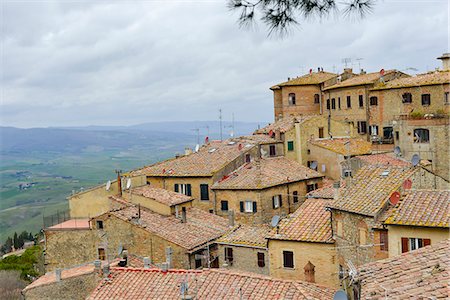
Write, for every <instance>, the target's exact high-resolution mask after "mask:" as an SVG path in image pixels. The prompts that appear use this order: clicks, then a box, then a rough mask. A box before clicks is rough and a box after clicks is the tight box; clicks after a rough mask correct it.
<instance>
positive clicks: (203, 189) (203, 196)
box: [200, 184, 209, 200]
mask: <svg viewBox="0 0 450 300" xmlns="http://www.w3.org/2000/svg"><path fill="white" fill-rule="evenodd" d="M200 200H209V191H208V185H207V184H200Z"/></svg>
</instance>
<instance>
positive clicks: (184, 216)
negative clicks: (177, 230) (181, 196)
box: [181, 207, 186, 223]
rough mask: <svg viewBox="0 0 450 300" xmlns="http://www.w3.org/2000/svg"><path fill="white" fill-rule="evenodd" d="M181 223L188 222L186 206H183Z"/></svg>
mask: <svg viewBox="0 0 450 300" xmlns="http://www.w3.org/2000/svg"><path fill="white" fill-rule="evenodd" d="M181 223H186V207H182V208H181Z"/></svg>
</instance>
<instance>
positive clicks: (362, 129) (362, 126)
mask: <svg viewBox="0 0 450 300" xmlns="http://www.w3.org/2000/svg"><path fill="white" fill-rule="evenodd" d="M358 133H359V134H366V133H367V123H366V121H358Z"/></svg>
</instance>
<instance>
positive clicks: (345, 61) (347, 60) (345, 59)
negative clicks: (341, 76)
mask: <svg viewBox="0 0 450 300" xmlns="http://www.w3.org/2000/svg"><path fill="white" fill-rule="evenodd" d="M351 62H352V59H351V58H350V57H345V58H343V59H342V63H343V64H344V66H345V68H347V67H348V64H349V63H351Z"/></svg>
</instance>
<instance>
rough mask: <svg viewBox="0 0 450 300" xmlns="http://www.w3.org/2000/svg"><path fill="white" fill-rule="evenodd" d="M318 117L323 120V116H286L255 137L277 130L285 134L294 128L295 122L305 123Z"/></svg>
mask: <svg viewBox="0 0 450 300" xmlns="http://www.w3.org/2000/svg"><path fill="white" fill-rule="evenodd" d="M317 117H321V118H323V116H319V115H308V116H300V115H299V116H284V117H283V118H282V119H281V120H278V121H275V122H274V123H271V124H269V125H267V126H264V127H263V128H261V129H258V130H256V131H255V135H261V134H269V132H270V131H272V132H275V131H276V130H279V131H280V132H281V133H285V132H287V131H289V130H291V129H292V128H293V127H294V124H295V122H298V123H303V122H305V121H307V120H310V119H312V118H317Z"/></svg>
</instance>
